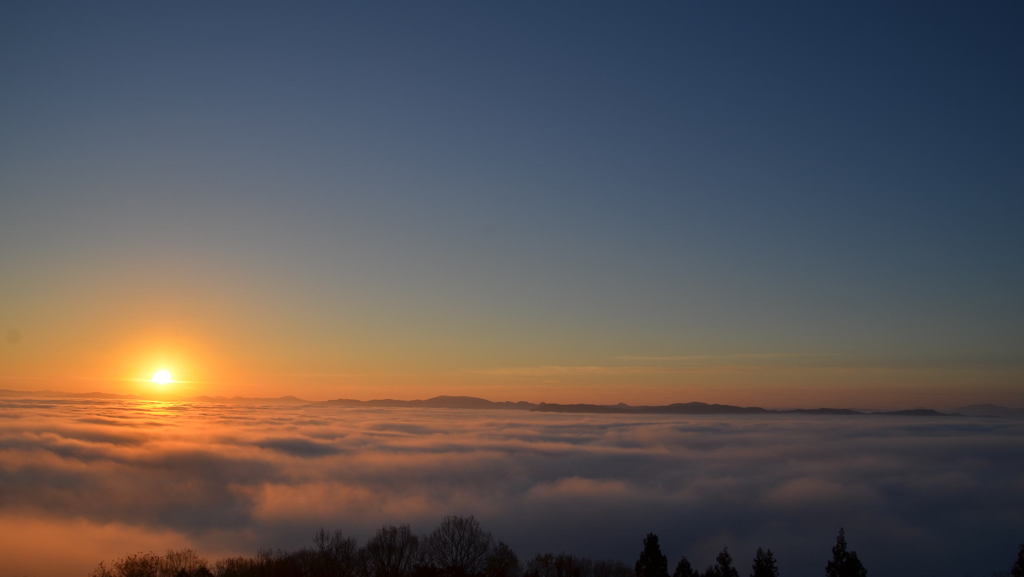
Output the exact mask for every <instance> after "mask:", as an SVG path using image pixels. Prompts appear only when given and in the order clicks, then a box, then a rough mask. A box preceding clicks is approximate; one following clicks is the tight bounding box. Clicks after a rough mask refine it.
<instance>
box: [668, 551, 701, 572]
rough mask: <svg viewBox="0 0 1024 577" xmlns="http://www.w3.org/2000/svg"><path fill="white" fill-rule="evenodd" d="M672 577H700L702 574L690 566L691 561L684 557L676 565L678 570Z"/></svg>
mask: <svg viewBox="0 0 1024 577" xmlns="http://www.w3.org/2000/svg"><path fill="white" fill-rule="evenodd" d="M672 577H700V574H699V573H697V571H696V570H695V569H694V568H693V566H692V565H690V560H689V559H687V558H686V556H685V555H684V556H683V558H682V559H680V560H679V563H677V564H676V570H675V572H674V573H672Z"/></svg>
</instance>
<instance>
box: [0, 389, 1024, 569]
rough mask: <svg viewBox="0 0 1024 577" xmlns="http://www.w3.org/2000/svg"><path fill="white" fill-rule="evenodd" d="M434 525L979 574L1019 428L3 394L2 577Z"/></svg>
mask: <svg viewBox="0 0 1024 577" xmlns="http://www.w3.org/2000/svg"><path fill="white" fill-rule="evenodd" d="M445 514H460V515H468V514H473V515H475V516H476V517H477V518H478V519H480V520H481V522H482V524H483V525H484V527H485V528H486V529H488V530H490V531H491V532H492V533H493V534H494V535H495V537H496V538H498V539H501V540H503V541H505V542H507V543H508V544H509V545H510V546H512V548H513V549H515V550H516V551H517V552H518V553H519V555H520V558H521V560H523V561H525V560H526V559H527V558H529V557H530V556H532V555H533V554H535V553H540V552H554V553H559V552H566V553H572V554H577V555H582V556H588V557H591V558H595V559H618V560H622V561H625V562H627V563H629V564H632V562H633V561H635V559H636V557H637V555H638V553H639V551H640V549H641V545H642V539H643V536H644V535H645V534H646V533H647V532H649V531H653V532H655V533H657V534H658V535H659V536H660V537H661V543H662V547H663V549H664V551H665V553H666V554H668V556H669V563H670V569H671V567H674V565H675V563H676V561H677V560H678V558H679V556H680V555H682V554H685V555H686V556H687V557H689V559H690V560H691V562H693V564H694V565H695V566H697V567H701V568H702V567H705V566H707V565H709V564H711V563H712V561H713V559H714V555H715V553H717V552H718V551H719V550H721V548H722V547H723V546H725V545H728V546H729V548H730V551H731V552H732V554H733V557H734V559H735V560H736V563H737V565H738V566H739V567H740V570H741V574H747V573H748V570H749V569H748V568H749V564H750V559H751V557H752V556H753V552H754V550H755V549H756V547H758V546H766V547H770V548H771V549H773V550H774V552H775V554H776V557H777V558H778V560H779V565H780V568H781V572H782V575H783V576H785V577H789V576H804V575H806V576H820V575H822V574H823V572H824V565H825V562H826V561H827V559H828V558H829V557H830V555H831V546H832V544H833V542H834V539H835V535H836V532H837V530H838V529H839V527H840V526H843V527H845V528H846V531H847V536H848V540H849V542H850V546H851V548H853V549H855V550H857V551H858V553H859V554H860V556H861V559H862V561H863V562H864V563H865V565H866V566H867V568H868V570H869V573H870V574H871V575H875V576H886V575H900V576H915V575H920V576H926V575H936V576H950V577H960V576H964V575H978V576H984V577H989V576H990V575H991V574H992V572H993V571H1005V570H1006V569H1007V568H1008V567H1009V565H1010V564H1011V563H1012V561H1013V559H1014V557H1015V555H1016V551H1017V545H1018V544H1019V543H1022V542H1024V421H1015V420H1004V419H994V418H968V417H882V416H793V415H764V416H728V417H720V416H679V415H646V416H632V415H580V414H550V413H533V412H528V411H514V410H491V411H469V410H439V409H370V408H358V409H346V408H330V407H322V406H284V405H278V406H275V405H270V404H263V405H254V404H231V403H198V402H196V403H160V402H147V401H134V400H83V399H55V398H11V397H7V398H3V399H0V565H2V566H0V574H3V575H38V576H43V575H47V576H50V575H54V576H61V575H68V576H75V575H81V576H85V575H87V574H88V572H89V571H90V570H91V569H92V568H93V567H94V566H95V565H96V563H98V562H99V561H100V560H103V559H110V558H112V557H117V556H120V555H123V554H126V553H131V552H136V551H146V550H152V551H156V552H162V551H164V550H166V549H169V548H179V547H185V546H191V547H194V548H196V549H198V550H200V551H201V552H202V553H203V554H205V555H207V556H209V557H212V558H215V557H220V556H226V555H229V554H246V555H252V554H254V553H255V551H256V550H257V548H258V547H261V546H270V547H275V548H285V549H291V548H297V547H300V546H306V545H308V544H310V542H311V537H312V535H313V532H314V530H315V529H316V528H318V527H321V526H322V527H325V528H328V529H342V530H343V531H344V532H346V533H347V534H349V535H352V536H354V537H356V538H358V539H359V540H360V542H363V541H365V539H366V538H367V537H369V536H370V535H372V533H373V532H374V531H375V530H376V529H377V528H378V527H380V526H381V525H382V524H385V523H409V524H411V525H412V527H413V529H414V530H415V531H417V532H420V533H427V532H429V531H430V530H431V529H433V527H434V526H436V524H437V522H438V521H439V520H440V519H441V517H442V516H444V515H445Z"/></svg>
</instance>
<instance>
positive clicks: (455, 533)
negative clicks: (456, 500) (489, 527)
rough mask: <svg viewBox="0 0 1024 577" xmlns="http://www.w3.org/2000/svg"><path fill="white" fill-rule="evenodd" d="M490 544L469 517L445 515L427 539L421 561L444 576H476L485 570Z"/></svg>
mask: <svg viewBox="0 0 1024 577" xmlns="http://www.w3.org/2000/svg"><path fill="white" fill-rule="evenodd" d="M492 541H493V539H492V538H491V534H490V533H488V532H486V531H484V530H483V529H482V528H481V527H480V523H479V522H478V521H477V520H476V518H475V517H473V516H472V515H470V516H469V517H457V516H455V515H449V516H447V517H445V518H444V520H443V521H441V524H440V525H438V527H437V529H434V532H433V533H431V534H430V536H428V537H427V539H426V541H425V543H424V548H425V551H424V558H425V559H426V560H427V562H428V563H430V564H431V565H433V566H434V567H436V568H438V569H440V570H441V573H442V574H443V575H446V576H450V577H466V576H469V575H479V574H482V573H483V572H484V569H485V568H486V564H487V556H488V554H489V553H490V551H491V543H492Z"/></svg>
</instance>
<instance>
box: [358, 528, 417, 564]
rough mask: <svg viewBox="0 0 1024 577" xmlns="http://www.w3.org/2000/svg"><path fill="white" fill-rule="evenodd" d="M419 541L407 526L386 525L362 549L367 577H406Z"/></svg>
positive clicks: (414, 560)
mask: <svg viewBox="0 0 1024 577" xmlns="http://www.w3.org/2000/svg"><path fill="white" fill-rule="evenodd" d="M418 550H419V539H418V538H417V537H416V535H413V533H412V530H410V529H409V526H408V525H402V526H400V527H395V526H394V525H386V526H384V527H381V528H380V529H379V530H377V534H376V535H374V536H373V538H372V539H370V540H369V541H367V543H366V547H364V548H363V556H364V560H365V567H366V569H365V570H366V573H367V575H368V576H369V577H406V576H407V575H409V573H410V572H411V571H412V568H413V565H414V564H415V562H416V554H417V551H418Z"/></svg>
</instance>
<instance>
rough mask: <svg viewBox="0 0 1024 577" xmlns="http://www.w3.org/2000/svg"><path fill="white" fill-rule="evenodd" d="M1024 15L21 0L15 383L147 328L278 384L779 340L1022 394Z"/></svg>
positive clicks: (12, 7) (900, 7) (747, 7)
mask: <svg viewBox="0 0 1024 577" xmlns="http://www.w3.org/2000/svg"><path fill="white" fill-rule="evenodd" d="M1022 16H1024V10H1022V9H1021V7H1020V5H1019V3H1015V2H991V3H984V4H982V5H975V4H970V5H968V4H965V3H928V4H922V3H881V2H878V3H875V2H857V3H849V4H846V5H835V4H832V3H828V4H821V3H804V4H790V5H785V6H784V5H779V4H775V3H772V4H765V3H758V4H755V3H749V4H739V3H720V2H715V3H711V2H706V3H702V2H685V3H684V2H679V3H661V4H653V5H644V6H637V5H632V4H626V3H566V4H558V5H554V4H551V3H515V4H497V3H489V4H482V3H469V2H465V3H393V4H386V5H382V4H380V3H340V2H332V3H310V4H306V5H304V6H301V7H296V6H294V5H290V4H284V3H279V4H274V3H230V2H228V3H218V4H217V5H216V6H211V5H209V4H206V3H190V2H178V3H167V4H163V5H141V4H138V3H131V2H124V3H103V4H101V5H93V4H88V5H86V4H81V3H67V4H61V3H47V4H42V5H40V4H36V3H27V2H16V3H6V4H5V5H4V7H3V8H2V12H0V74H2V75H3V78H4V81H3V84H4V89H3V90H2V91H0V123H2V126H4V130H3V131H2V134H0V202H2V211H0V225H2V226H0V244H2V246H3V247H4V248H3V251H2V252H0V276H2V277H3V278H4V279H5V282H4V286H3V287H2V290H3V293H2V294H3V298H4V301H5V302H6V303H8V305H9V306H8V307H5V308H6V309H7V310H6V311H4V317H5V318H3V319H0V320H2V321H3V322H4V323H5V324H7V325H8V326H9V327H10V329H9V330H13V331H16V332H17V334H18V335H24V338H23V339H22V338H21V337H20V336H19V340H23V344H22V345H20V348H19V349H18V350H17V351H15V350H14V349H11V348H8V351H7V353H8V354H7V355H6V357H7V362H6V363H5V364H6V365H7V368H6V370H0V373H3V374H4V376H6V377H8V378H9V379H15V380H18V379H21V380H25V379H36V378H44V377H45V378H46V379H50V380H51V381H52V380H54V379H59V378H60V376H61V375H68V374H71V373H74V372H75V369H74V367H75V366H77V365H79V364H82V362H83V361H82V359H85V358H90V356H91V357H95V356H97V355H108V356H110V355H115V354H120V353H111V352H110V351H111V350H115V349H117V350H120V349H118V347H119V346H120V344H119V343H122V342H123V341H124V340H126V339H130V337H126V336H125V335H137V334H140V333H146V334H149V333H148V332H147V331H149V330H150V329H152V330H153V331H155V333H158V334H161V335H162V334H166V333H167V332H168V331H169V332H173V333H174V334H175V335H178V336H179V337H180V338H181V339H185V340H188V339H193V340H195V341H197V342H198V341H202V342H204V343H205V342H207V341H214V342H216V343H217V344H216V347H215V348H218V350H221V351H223V356H225V357H230V358H232V359H236V360H235V361H233V362H232V363H229V364H232V367H229V368H226V369H224V370H223V371H221V374H222V376H223V379H224V380H226V381H236V382H240V381H242V380H244V379H243V376H244V378H246V379H252V378H253V377H254V375H255V376H257V377H259V379H262V381H261V382H265V383H266V385H267V387H272V386H279V385H280V379H277V378H276V377H273V375H278V374H285V373H288V372H304V371H305V372H310V373H317V374H321V373H323V374H350V373H353V372H355V373H359V374H369V373H372V374H376V373H382V372H388V371H394V370H400V372H402V373H403V374H406V375H420V374H427V373H429V374H431V375H433V376H431V377H430V378H429V379H426V380H428V381H430V382H431V383H433V384H432V385H431V387H432V388H431V390H433V389H436V388H437V386H438V385H437V383H440V382H445V381H444V377H443V375H444V374H449V373H452V372H456V373H460V374H462V373H461V371H467V370H471V371H487V370H497V369H504V368H513V369H514V368H517V367H531V366H537V367H542V366H544V367H547V366H560V367H574V366H577V367H578V366H615V365H617V364H621V362H622V361H621V359H622V357H634V356H646V357H685V356H695V355H701V356H714V357H721V358H730V357H735V356H736V355H777V356H778V357H779V358H794V359H795V358H800V359H804V361H801V362H806V359H807V358H815V359H820V358H823V357H827V358H828V359H830V360H829V363H831V364H834V365H841V366H843V367H845V368H846V369H849V370H851V371H853V370H858V369H863V368H865V367H867V368H876V369H877V368H878V367H881V368H882V369H885V370H888V369H893V370H906V369H908V368H909V369H913V370H918V369H921V370H925V372H922V373H918V374H915V375H914V376H913V377H912V378H910V381H913V382H910V381H907V379H908V378H909V377H907V376H906V375H902V376H901V375H897V374H895V373H893V374H889V375H888V376H884V377H882V376H878V375H875V374H874V373H873V376H871V377H870V378H867V380H869V381H871V382H873V383H875V385H876V386H877V387H886V386H890V385H893V384H900V385H903V384H906V385H908V386H910V385H913V386H926V385H927V382H928V381H929V379H940V378H941V379H945V380H944V381H943V382H944V383H946V386H948V387H952V388H956V387H960V388H961V389H963V390H966V389H965V388H966V387H970V388H972V390H974V389H977V388H979V387H980V389H981V390H982V391H983V392H984V391H985V390H990V391H997V390H998V394H996V393H993V395H990V397H992V398H998V399H1000V400H1003V401H1006V400H1008V399H1009V400H1012V398H1013V397H1014V395H1018V396H1017V397H1016V398H1019V394H1018V393H1016V392H1015V390H1016V389H1014V388H1013V387H1014V385H1015V384H1017V383H1019V382H1020V376H1021V375H1022V374H1024V371H1022V367H1024V350H1022V349H1021V345H1020V344H1019V343H1022V342H1024V335H1022V334H1021V328H1020V327H1021V326H1024V308H1022V304H1021V299H1020V297H1019V295H1020V294H1024V265H1022V259H1021V258H1020V256H1019V255H1020V248H1021V246H1024V242H1022V241H1024V238H1022V237H1024V233H1022V232H1021V230H1022V227H1021V226H1020V217H1021V214H1022V209H1024V201H1022V199H1021V194H1020V192H1021V189H1022V184H1024V168H1022V167H1024V162H1022V160H1024V158H1022V151H1024V146H1022V144H1021V142H1020V135H1021V134H1022V133H1024V131H1022V129H1024V114H1022V111H1021V106H1020V103H1021V102H1024V80H1022V78H1024V75H1022V74H1021V63H1022V62H1024V40H1022V39H1021V35H1020V33H1019V31H1020V29H1021V24H1022V20H1024V18H1022ZM153 327H157V328H153ZM166 327H172V328H170V329H167V328H166ZM181 335H185V336H181ZM147 338H148V337H147ZM154 338H157V337H154ZM32 346H38V347H40V348H39V349H38V350H36V351H35V352H32V350H30V349H31V347H32ZM55 356H56V357H62V358H66V359H68V360H67V363H66V367H65V368H62V369H60V370H59V371H57V372H54V370H53V369H52V368H50V367H49V365H47V362H46V361H47V359H52V358H53V357H55ZM239 365H240V366H242V367H244V370H243V369H240V368H239ZM396 367H397V369H396ZM950 367H953V368H952V369H951V368H950ZM790 368H793V367H790ZM796 368H799V367H796ZM83 370H85V369H83ZM948 370H956V371H958V372H957V376H955V377H950V376H949V373H948ZM61 371H63V372H61ZM85 372H87V373H89V374H90V375H91V376H94V377H97V378H98V377H99V376H100V374H101V373H102V372H103V369H102V367H90V368H88V369H87V370H85ZM199 372H202V371H201V370H200V371H199ZM243 373H244V375H243ZM822 378H823V379H824V381H826V384H827V381H829V379H832V378H834V377H830V376H825V377H822ZM758 379H759V377H757V376H756V375H754V376H749V375H748V376H746V377H743V379H740V380H743V383H739V382H738V381H737V380H736V379H735V378H733V377H730V378H728V379H725V380H726V381H729V383H732V385H736V386H739V384H742V385H743V386H745V387H748V386H754V387H756V386H757V385H758ZM872 379H874V380H872ZM455 380H458V381H459V383H461V384H460V386H466V387H473V386H485V385H488V386H489V385H491V384H495V385H496V386H497V385H505V384H508V383H490V382H484V381H482V380H480V379H476V380H474V379H473V378H469V377H465V375H462V376H460V377H458V378H457V379H455ZM669 380H671V379H669ZM778 380H783V377H782V376H779V377H778V379H776V381H778ZM453 382H454V381H453ZM716 382H717V381H716ZM722 382H725V381H722ZM773 382H775V381H773ZM957 383H959V384H957ZM50 384H52V382H51V383H50ZM354 385H358V383H356V382H354V381H353V380H352V379H348V380H344V379H343V380H337V379H335V380H331V379H327V380H323V381H318V382H317V383H316V387H319V388H317V389H316V390H317V391H321V392H324V394H327V392H328V391H332V390H334V389H335V388H337V387H342V386H354ZM578 385H579V389H578V390H579V391H580V392H581V394H582V392H585V391H586V386H587V384H586V383H582V382H581V383H578ZM606 385H607V386H612V385H611V384H606ZM367 386H369V385H367ZM538 386H539V385H538ZM673 386H674V385H673V384H672V383H671V382H668V381H666V382H659V384H658V385H657V388H658V390H661V391H668V390H671V387H673ZM772 386H775V387H777V386H779V385H778V384H777V383H776V384H775V385H772ZM986 387H987V389H986ZM766 390H767V389H766ZM537 394H540V393H537ZM413 396H415V395H413ZM492 396H493V395H492ZM576 396H577V397H578V396H581V395H576ZM583 396H585V395H583ZM620 396H621V395H620ZM752 398H754V399H755V400H757V395H753V397H752Z"/></svg>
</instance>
